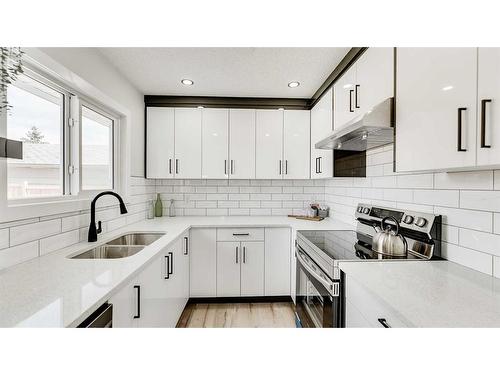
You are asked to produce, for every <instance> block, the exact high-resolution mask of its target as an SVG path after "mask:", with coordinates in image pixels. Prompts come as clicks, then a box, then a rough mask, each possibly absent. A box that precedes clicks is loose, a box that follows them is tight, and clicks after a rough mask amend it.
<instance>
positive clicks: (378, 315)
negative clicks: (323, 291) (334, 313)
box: [346, 276, 408, 328]
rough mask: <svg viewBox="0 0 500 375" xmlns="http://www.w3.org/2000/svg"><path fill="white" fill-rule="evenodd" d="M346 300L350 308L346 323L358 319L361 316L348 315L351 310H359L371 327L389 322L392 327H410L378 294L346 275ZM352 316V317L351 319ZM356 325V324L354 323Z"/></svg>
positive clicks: (382, 325)
mask: <svg viewBox="0 0 500 375" xmlns="http://www.w3.org/2000/svg"><path fill="white" fill-rule="evenodd" d="M346 300H347V301H346V302H347V304H348V306H349V305H351V306H349V309H346V325H347V323H349V322H352V321H358V322H359V319H360V317H359V316H358V317H355V316H352V317H348V316H347V314H349V312H350V313H351V314H353V312H355V313H354V314H355V315H356V314H357V313H358V312H359V314H361V315H362V317H363V318H364V319H365V322H364V324H366V323H368V324H369V325H370V326H371V327H378V328H384V324H387V325H388V326H389V327H391V328H404V327H408V326H407V325H406V324H405V323H404V322H403V321H402V320H401V319H400V318H399V314H397V313H396V311H394V310H393V309H391V307H390V306H388V305H386V304H385V303H384V302H382V301H380V300H379V299H378V298H377V296H376V295H374V294H373V293H372V292H370V291H369V290H367V289H366V288H365V287H363V286H362V285H361V284H359V283H358V282H357V281H355V280H353V279H352V278H350V277H348V276H347V277H346ZM351 318H352V319H351ZM354 325H356V324H354Z"/></svg>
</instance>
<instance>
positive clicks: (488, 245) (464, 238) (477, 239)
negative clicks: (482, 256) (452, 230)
mask: <svg viewBox="0 0 500 375" xmlns="http://www.w3.org/2000/svg"><path fill="white" fill-rule="evenodd" d="M459 238H460V241H459V244H460V246H463V247H468V248H469V249H474V250H479V251H482V252H485V253H489V254H492V255H495V256H500V235H497V234H492V233H486V232H478V231H475V230H470V229H465V228H460V234H459Z"/></svg>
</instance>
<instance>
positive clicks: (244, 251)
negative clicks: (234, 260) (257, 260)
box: [243, 246, 247, 263]
mask: <svg viewBox="0 0 500 375" xmlns="http://www.w3.org/2000/svg"><path fill="white" fill-rule="evenodd" d="M246 262H247V248H246V246H243V263H246Z"/></svg>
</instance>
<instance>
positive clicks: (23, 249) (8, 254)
mask: <svg viewBox="0 0 500 375" xmlns="http://www.w3.org/2000/svg"><path fill="white" fill-rule="evenodd" d="M36 257H38V241H33V242H28V243H25V244H22V245H18V246H13V247H9V248H8V249H4V250H0V269H4V268H7V267H12V266H14V265H16V264H19V263H22V262H25V261H27V260H30V259H33V258H36Z"/></svg>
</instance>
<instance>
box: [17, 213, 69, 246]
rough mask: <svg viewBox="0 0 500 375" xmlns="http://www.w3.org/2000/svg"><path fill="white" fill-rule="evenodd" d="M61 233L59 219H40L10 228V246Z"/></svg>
mask: <svg viewBox="0 0 500 375" xmlns="http://www.w3.org/2000/svg"><path fill="white" fill-rule="evenodd" d="M57 233H61V219H56V220H49V221H41V222H38V223H33V224H27V225H20V226H17V227H12V228H10V246H15V245H19V244H22V243H25V242H30V241H33V240H38V239H39V238H44V237H49V236H52V235H54V234H57Z"/></svg>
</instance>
